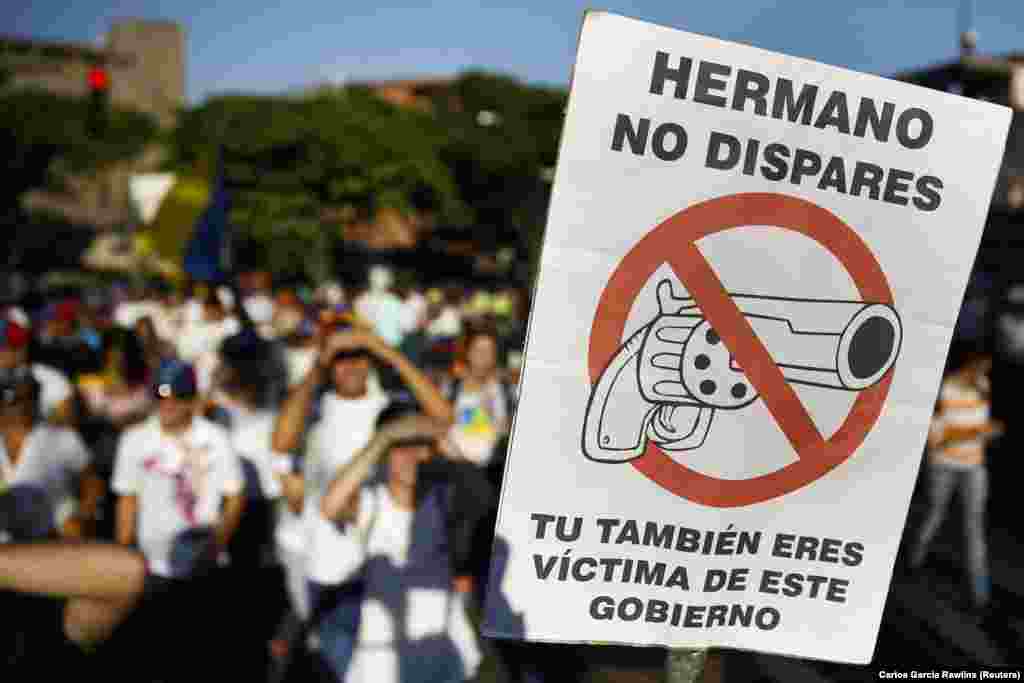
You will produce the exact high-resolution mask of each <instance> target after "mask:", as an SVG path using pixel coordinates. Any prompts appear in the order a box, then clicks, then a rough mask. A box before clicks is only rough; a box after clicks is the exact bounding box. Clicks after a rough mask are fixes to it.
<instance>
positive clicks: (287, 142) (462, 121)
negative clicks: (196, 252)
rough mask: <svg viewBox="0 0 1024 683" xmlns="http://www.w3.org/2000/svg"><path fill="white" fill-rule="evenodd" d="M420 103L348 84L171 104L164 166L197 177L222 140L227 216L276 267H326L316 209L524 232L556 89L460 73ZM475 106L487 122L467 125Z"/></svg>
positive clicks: (542, 196)
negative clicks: (493, 118) (184, 107)
mask: <svg viewBox="0 0 1024 683" xmlns="http://www.w3.org/2000/svg"><path fill="white" fill-rule="evenodd" d="M453 103H461V106H453ZM434 105H435V106H434V111H433V112H432V113H427V112H421V111H418V110H416V109H405V108H398V107H394V106H392V105H390V104H388V103H386V102H384V101H382V100H380V99H378V98H377V97H376V96H375V95H374V94H373V93H372V92H371V91H369V90H368V89H367V88H361V87H351V88H345V89H321V90H318V91H316V92H314V93H311V94H309V95H307V96H304V97H283V96H278V97H272V96H223V97H217V98H214V99H211V100H209V101H207V102H205V103H204V104H203V105H202V106H200V107H197V108H194V109H191V110H189V111H186V112H184V113H183V114H182V116H181V118H180V120H179V126H178V127H177V129H176V130H175V131H174V133H173V136H172V143H171V148H172V150H173V160H172V161H171V163H170V168H171V170H175V171H177V172H179V173H181V172H185V173H195V174H199V175H201V176H205V177H207V178H209V177H210V176H211V175H212V173H211V169H212V167H213V160H214V158H215V155H216V153H217V149H218V147H220V148H221V149H223V154H224V164H225V171H226V175H227V180H228V185H229V187H230V189H231V191H232V222H233V223H234V224H235V226H236V228H237V229H238V230H239V231H240V232H241V234H240V235H239V237H240V239H242V240H250V241H252V242H254V243H256V244H257V245H259V247H260V248H258V249H256V251H258V252H260V253H261V254H264V255H265V258H266V260H267V263H265V264H260V265H265V266H267V267H269V268H271V269H273V270H278V271H284V272H298V271H302V270H305V271H306V272H307V273H310V271H311V270H315V271H318V272H326V269H327V268H328V267H329V265H328V264H327V263H326V261H325V260H324V259H326V254H327V253H328V252H329V250H330V247H331V246H332V243H333V240H334V239H336V238H337V235H336V234H334V233H333V232H331V230H330V228H328V227H326V226H325V225H324V223H323V221H322V218H323V216H324V214H325V213H327V212H331V213H336V214H337V213H341V214H344V215H347V216H350V217H353V218H358V219H372V217H373V216H374V215H375V214H376V212H377V211H379V210H381V209H397V210H399V211H402V212H411V211H417V212H429V213H431V214H433V215H434V216H435V217H436V218H437V220H438V222H439V223H440V224H443V225H449V226H465V227H469V226H476V227H477V228H479V227H480V226H486V227H485V228H483V229H478V230H477V232H476V233H474V237H476V238H477V239H478V240H479V241H480V242H482V243H483V244H485V245H491V246H493V245H495V244H497V243H502V242H503V243H508V242H509V241H512V242H520V243H524V244H529V243H530V242H531V239H533V240H535V239H536V238H537V236H539V234H540V230H541V226H542V224H543V220H544V215H543V214H544V210H545V208H546V203H547V186H546V184H545V183H544V182H543V181H542V180H541V173H542V170H543V169H544V168H548V167H551V166H553V165H554V163H555V157H556V154H557V146H558V139H559V135H560V130H561V121H562V110H563V108H564V106H565V94H564V92H562V91H558V90H554V89H546V88H537V87H531V86H527V85H524V84H522V83H520V82H518V81H516V80H514V79H512V78H508V77H504V76H495V75H489V74H485V73H467V74H464V75H463V76H461V77H460V78H458V79H457V80H456V81H454V82H453V84H452V85H451V87H450V89H448V91H447V92H446V94H445V95H444V96H441V97H439V98H438V99H437V101H436V102H435V103H434ZM481 111H488V112H494V113H495V114H496V115H497V116H498V122H497V123H496V124H495V125H481V123H480V119H479V112H481ZM485 122H487V121H486V120H485ZM531 235H532V236H533V237H532V238H531V237H530V236H531ZM310 274H311V275H312V273H310Z"/></svg>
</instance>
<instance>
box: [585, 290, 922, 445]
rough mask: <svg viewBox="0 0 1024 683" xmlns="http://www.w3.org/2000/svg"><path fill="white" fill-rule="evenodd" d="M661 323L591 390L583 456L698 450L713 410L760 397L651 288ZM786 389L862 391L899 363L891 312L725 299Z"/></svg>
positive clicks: (673, 304) (633, 339) (681, 305)
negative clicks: (652, 448)
mask: <svg viewBox="0 0 1024 683" xmlns="http://www.w3.org/2000/svg"><path fill="white" fill-rule="evenodd" d="M657 297H658V306H659V309H660V314H659V315H658V316H657V317H656V318H655V319H654V320H652V321H651V322H650V323H648V324H647V325H645V326H643V327H642V328H640V329H639V330H637V331H636V332H635V333H634V334H633V335H632V336H630V337H629V338H628V339H627V340H626V341H625V342H624V343H623V344H622V345H621V346H620V347H619V350H618V351H617V352H616V354H615V356H614V357H613V358H612V360H611V361H610V362H609V363H608V366H607V367H606V368H605V369H604V371H603V372H602V373H601V376H600V377H599V378H598V380H597V382H596V383H595V384H594V386H593V387H592V389H591V393H590V401H589V403H588V405H587V412H586V418H585V421H584V426H583V453H584V455H585V456H586V457H587V458H589V459H591V460H594V461H597V462H604V463H620V462H627V461H629V460H633V459H634V458H637V457H639V456H641V455H643V453H644V450H645V449H646V448H647V444H648V443H649V442H653V443H654V444H656V445H658V446H659V447H660V448H661V449H663V450H666V451H687V450H693V449H696V448H700V447H701V445H703V443H704V441H705V439H707V436H708V433H709V432H710V430H711V423H712V421H713V419H714V416H715V413H716V411H718V410H739V409H742V408H745V407H746V406H749V405H750V404H751V403H753V402H754V401H755V400H756V399H757V398H758V395H757V390H756V389H755V388H754V386H753V385H752V384H751V383H750V381H749V379H748V378H747V377H746V375H745V374H744V372H743V369H742V368H741V367H740V365H739V364H738V363H737V361H736V359H735V358H733V356H732V354H731V353H730V352H729V350H728V349H727V348H726V346H725V344H724V343H723V342H722V340H721V338H720V337H719V336H718V334H717V333H716V332H715V330H714V328H713V327H712V326H711V324H710V322H709V321H708V320H707V319H706V318H705V317H704V315H703V313H702V312H701V310H700V307H699V306H698V305H697V303H696V302H695V301H694V300H693V299H692V298H689V297H677V296H675V294H674V293H673V290H672V283H671V282H670V281H669V280H662V281H661V282H659V283H658V287H657ZM730 297H731V298H732V300H733V301H734V302H735V304H736V306H737V307H738V308H739V310H740V312H741V313H743V315H744V316H745V317H746V318H747V321H748V322H749V323H750V326H751V327H752V328H753V330H754V332H755V333H756V335H757V337H758V338H759V339H760V340H761V342H762V343H763V344H764V345H765V348H766V349H767V350H768V353H769V354H770V355H771V357H772V360H773V361H774V362H775V364H776V365H777V366H778V368H779V370H780V371H781V372H782V375H783V377H784V378H785V379H786V381H787V382H789V383H791V384H802V385H807V386H813V387H821V388H824V389H833V390H840V391H861V390H863V389H867V388H868V387H871V386H873V385H875V384H877V383H878V382H879V381H881V379H882V378H883V377H884V376H885V374H886V373H887V372H888V371H889V370H890V368H892V366H893V364H894V363H895V362H896V358H897V356H898V355H899V351H900V344H901V342H902V336H903V327H902V324H901V323H900V318H899V315H898V314H897V312H896V310H895V309H894V308H893V307H891V306H889V305H886V304H880V303H871V302H864V301H835V300H821V299H793V298H783V297H771V296H760V295H752V294H730Z"/></svg>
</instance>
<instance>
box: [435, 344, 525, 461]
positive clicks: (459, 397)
mask: <svg viewBox="0 0 1024 683" xmlns="http://www.w3.org/2000/svg"><path fill="white" fill-rule="evenodd" d="M461 356H462V357H461V358H460V363H459V364H460V372H459V373H458V375H457V377H456V379H455V380H454V381H452V382H450V383H449V384H448V385H447V386H446V387H445V394H446V396H447V397H448V400H449V401H451V402H452V405H453V406H454V411H455V423H454V424H453V425H452V429H451V433H450V434H449V438H450V441H451V444H452V445H453V446H454V447H455V448H457V449H458V451H459V452H460V453H461V454H462V455H463V456H464V457H465V458H466V459H468V460H469V461H470V462H472V463H474V464H476V465H478V466H480V467H487V466H488V465H490V464H491V462H492V460H493V459H494V457H495V454H496V449H497V446H498V444H499V442H500V440H501V439H502V438H503V437H505V436H506V435H507V434H508V428H509V423H510V421H511V415H510V413H511V400H510V398H509V389H508V387H507V385H506V384H505V382H504V381H502V378H501V374H500V366H499V364H498V361H499V357H500V349H499V342H498V336H497V333H496V332H495V331H494V330H493V329H492V328H489V327H483V326H481V327H476V328H474V329H471V330H470V331H469V332H467V334H466V335H465V337H464V338H463V340H462V353H461Z"/></svg>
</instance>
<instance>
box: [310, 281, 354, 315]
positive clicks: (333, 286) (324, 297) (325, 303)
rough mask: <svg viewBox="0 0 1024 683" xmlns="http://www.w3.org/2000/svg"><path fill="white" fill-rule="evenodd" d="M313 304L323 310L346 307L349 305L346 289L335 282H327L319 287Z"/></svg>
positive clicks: (314, 295)
mask: <svg viewBox="0 0 1024 683" xmlns="http://www.w3.org/2000/svg"><path fill="white" fill-rule="evenodd" d="M313 303H314V304H316V305H317V306H320V307H321V308H337V307H339V306H344V305H345V304H346V303H348V302H347V300H346V298H345V288H344V287H342V286H341V284H340V283H338V282H335V281H333V280H331V281H329V282H325V283H323V284H322V285H320V286H319V287H317V289H316V292H314V294H313Z"/></svg>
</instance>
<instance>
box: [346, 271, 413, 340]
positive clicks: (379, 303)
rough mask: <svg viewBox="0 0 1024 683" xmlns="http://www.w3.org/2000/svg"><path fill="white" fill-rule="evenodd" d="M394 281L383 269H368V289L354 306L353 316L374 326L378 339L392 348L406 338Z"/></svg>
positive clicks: (402, 308) (403, 319)
mask: <svg viewBox="0 0 1024 683" xmlns="http://www.w3.org/2000/svg"><path fill="white" fill-rule="evenodd" d="M393 285H394V278H393V276H392V274H391V271H390V270H389V269H387V268H385V267H384V266H374V267H372V268H370V275H369V289H368V290H367V291H366V292H364V293H363V294H361V295H360V296H359V297H358V298H357V299H356V300H355V301H354V303H353V307H354V308H355V311H356V314H357V315H358V316H359V317H361V318H362V319H363V320H366V321H368V322H370V323H371V324H372V325H373V329H374V331H375V332H376V333H377V336H379V337H380V338H381V339H383V340H384V341H386V342H387V343H388V344H390V345H391V346H392V347H394V348H398V347H400V346H401V345H402V340H403V339H404V338H405V329H404V322H405V310H404V305H403V303H402V300H401V299H400V298H398V296H397V295H395V293H394V292H393V291H391V290H392V287H393Z"/></svg>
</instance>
